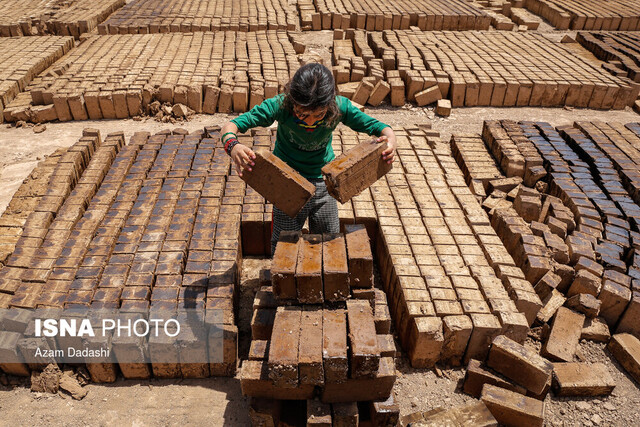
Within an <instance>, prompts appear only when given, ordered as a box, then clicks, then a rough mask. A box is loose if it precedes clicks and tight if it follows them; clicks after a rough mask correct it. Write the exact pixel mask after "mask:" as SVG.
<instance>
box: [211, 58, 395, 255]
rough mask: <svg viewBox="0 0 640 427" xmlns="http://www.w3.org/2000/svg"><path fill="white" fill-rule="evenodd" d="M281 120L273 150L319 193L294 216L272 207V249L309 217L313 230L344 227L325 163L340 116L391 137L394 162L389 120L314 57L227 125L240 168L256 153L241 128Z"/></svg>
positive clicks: (387, 154)
mask: <svg viewBox="0 0 640 427" xmlns="http://www.w3.org/2000/svg"><path fill="white" fill-rule="evenodd" d="M275 120H277V121H278V131H277V134H276V145H275V148H274V150H273V154H274V155H276V156H277V157H279V158H280V159H282V160H283V161H284V162H286V163H287V164H288V165H289V166H291V167H292V168H294V169H295V170H296V171H298V172H299V173H300V174H301V175H302V176H303V177H305V178H307V179H308V180H309V181H310V182H311V183H313V184H314V185H315V186H316V193H315V195H314V196H313V197H312V198H311V200H309V202H308V203H307V204H306V205H305V206H304V208H303V209H302V211H300V213H299V214H298V215H297V216H296V217H295V218H293V219H292V218H289V217H288V216H287V215H286V214H285V213H283V212H282V211H280V210H279V209H277V208H276V207H275V206H274V207H273V232H272V236H271V253H273V252H274V251H275V247H276V243H277V242H278V237H279V236H280V232H281V231H283V230H287V231H298V230H301V229H302V227H303V225H304V222H305V220H306V219H307V217H308V218H309V228H310V231H311V233H314V234H321V233H339V232H340V221H339V219H338V205H337V202H336V200H335V199H334V198H333V197H331V196H330V195H329V193H328V192H327V188H326V186H325V183H324V181H323V180H322V173H321V169H322V167H323V166H324V165H326V164H327V163H329V162H331V161H332V160H333V159H334V158H335V154H334V153H333V147H332V146H331V140H332V132H333V130H334V129H335V128H336V126H338V123H339V122H342V123H344V124H345V125H347V126H349V127H350V128H351V129H353V130H355V131H357V132H365V133H368V134H369V135H375V136H378V137H379V138H378V142H382V141H387V149H386V150H385V151H384V152H383V153H382V158H383V159H384V160H385V161H386V162H387V163H392V162H393V160H394V154H395V149H396V137H395V135H394V133H393V130H392V129H391V127H390V126H388V125H386V124H384V123H381V122H379V121H378V120H376V119H374V118H373V117H370V116H368V115H366V114H364V113H362V112H361V111H360V110H358V109H357V108H356V107H355V106H354V105H353V104H352V103H351V101H350V100H349V99H347V98H345V97H343V96H336V90H335V84H334V80H333V75H332V74H331V71H329V69H327V68H326V67H325V66H323V65H321V64H317V63H311V64H307V65H304V66H302V67H301V68H300V69H299V70H298V71H297V72H296V73H295V75H294V76H293V78H292V79H291V81H290V82H289V83H288V84H287V86H286V88H285V92H284V93H282V94H280V95H277V96H274V97H273V98H271V99H267V100H265V101H264V102H263V103H261V104H260V105H256V106H255V107H253V108H252V109H251V111H249V112H247V113H244V114H242V115H240V116H239V117H237V118H235V119H233V120H231V121H230V122H228V123H225V125H224V126H222V130H221V133H222V142H223V144H224V147H225V150H226V151H227V153H228V154H229V155H230V156H231V158H232V159H233V163H234V164H235V167H236V170H237V171H238V174H239V175H241V176H242V170H243V169H247V170H249V171H250V170H251V167H252V166H254V163H253V160H254V159H255V154H254V153H253V151H252V150H251V149H250V148H249V147H246V146H244V145H242V144H240V143H238V140H237V138H236V132H238V131H239V132H246V131H247V130H248V129H251V128H253V127H256V126H262V127H267V126H270V125H271V124H272V123H273V122H274V121H275Z"/></svg>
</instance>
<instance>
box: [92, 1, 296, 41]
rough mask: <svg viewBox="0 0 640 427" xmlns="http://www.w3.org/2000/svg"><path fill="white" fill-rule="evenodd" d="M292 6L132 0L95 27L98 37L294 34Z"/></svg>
mask: <svg viewBox="0 0 640 427" xmlns="http://www.w3.org/2000/svg"><path fill="white" fill-rule="evenodd" d="M297 27H298V16H297V13H296V10H295V7H294V6H291V5H289V3H288V2H287V1H283V0H261V1H257V2H247V1H232V0H216V1H203V0H199V1H191V2H187V3H185V2H180V1H175V0H171V1H166V0H134V1H132V2H130V3H128V4H126V5H125V6H124V7H123V8H121V9H120V10H118V11H117V12H116V13H114V14H113V15H111V16H110V17H109V19H107V20H106V21H105V22H104V23H102V24H101V25H100V26H99V27H98V31H99V32H100V34H148V33H169V32H171V33H173V32H196V31H243V32H247V31H259V30H295V29H296V28H297Z"/></svg>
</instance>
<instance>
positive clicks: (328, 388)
mask: <svg viewBox="0 0 640 427" xmlns="http://www.w3.org/2000/svg"><path fill="white" fill-rule="evenodd" d="M345 228H346V234H324V235H313V234H301V233H299V232H281V234H280V240H279V242H278V244H277V246H276V250H275V254H274V257H273V261H272V266H271V271H270V278H271V283H268V284H265V285H263V286H262V287H261V289H260V290H259V291H258V292H257V293H256V296H255V300H254V305H253V309H254V311H253V317H252V321H251V335H252V342H251V348H250V350H249V358H248V359H249V360H247V361H245V362H244V363H243V366H242V373H241V376H240V383H241V387H242V392H243V394H245V395H247V396H251V397H252V408H253V412H252V419H253V422H254V425H258V421H257V419H264V418H265V417H269V418H271V419H275V418H279V416H280V413H279V412H280V411H277V410H275V408H279V409H282V411H283V412H284V411H286V412H291V408H290V406H291V404H290V403H287V404H286V405H285V404H284V403H283V402H279V400H306V401H307V403H306V408H307V409H306V416H307V419H306V420H305V421H306V422H310V421H308V420H315V422H321V420H325V421H323V422H325V423H326V422H328V423H329V424H331V422H332V419H333V422H337V421H338V420H339V419H340V418H342V417H344V416H346V415H347V414H348V415H349V417H350V418H353V417H355V419H356V420H355V423H354V420H353V419H352V420H351V421H349V423H348V424H346V425H357V419H358V416H359V414H358V409H357V404H356V402H371V401H377V402H371V403H369V405H370V407H371V415H372V417H373V418H374V420H375V421H376V422H375V425H387V424H385V422H383V418H384V419H386V420H387V421H388V418H389V416H391V417H392V418H393V417H395V420H396V422H397V414H398V407H397V405H395V404H394V403H393V397H392V396H391V390H392V388H393V384H394V382H395V355H396V349H395V342H394V340H393V336H392V335H390V328H391V318H390V316H389V309H388V306H387V300H386V296H385V294H384V292H382V291H381V290H380V289H374V288H373V277H374V276H373V255H372V251H371V245H370V241H369V237H368V235H367V232H366V229H365V228H364V226H361V225H351V226H349V225H347V226H345ZM292 303H293V304H298V305H288V304H292ZM314 398H315V400H314ZM274 399H275V400H274ZM318 399H319V400H318ZM343 412H346V413H347V414H344V413H343ZM389 412H391V414H389ZM384 414H386V415H384ZM394 414H395V415H394ZM383 415H384V416H383ZM327 420H328V421H327ZM343 422H347V421H343ZM323 425H324V424H323Z"/></svg>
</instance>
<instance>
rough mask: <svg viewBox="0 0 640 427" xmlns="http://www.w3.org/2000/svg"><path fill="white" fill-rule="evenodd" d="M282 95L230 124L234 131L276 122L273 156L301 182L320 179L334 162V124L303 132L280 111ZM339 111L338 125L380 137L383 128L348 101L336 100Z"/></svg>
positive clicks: (384, 125)
mask: <svg viewBox="0 0 640 427" xmlns="http://www.w3.org/2000/svg"><path fill="white" fill-rule="evenodd" d="M283 100H284V95H282V94H280V95H277V96H274V97H273V98H270V99H267V100H265V101H264V102H262V103H261V104H260V105H256V106H255V107H253V108H252V109H251V110H250V111H248V112H246V113H244V114H242V115H240V116H238V117H236V118H235V119H233V120H231V122H233V123H234V124H235V125H236V126H237V127H238V131H240V132H246V131H247V130H248V129H251V128H254V127H257V126H262V127H267V126H270V125H271V124H272V123H273V122H274V121H276V120H277V121H278V131H277V133H276V145H275V148H274V150H273V154H275V155H276V156H278V157H279V158H280V159H282V160H283V161H284V162H285V163H287V164H288V165H289V166H291V167H292V168H294V169H295V170H297V171H298V172H300V174H301V175H302V176H304V177H305V178H321V177H322V173H321V171H320V170H321V169H322V167H323V166H324V165H326V164H327V163H329V162H330V161H332V160H333V159H334V158H335V154H334V153H333V147H332V145H331V141H332V139H333V130H334V129H335V128H336V126H337V125H338V121H336V122H335V123H334V124H333V125H331V126H325V125H323V124H320V125H318V126H317V127H316V128H315V129H307V128H305V127H304V126H301V125H300V124H298V123H297V122H296V118H295V116H294V115H293V114H292V113H290V112H289V111H287V110H286V109H285V108H284V107H283ZM336 102H337V104H338V109H339V110H340V120H339V121H340V122H342V123H344V124H345V125H347V126H349V127H350V128H351V129H353V130H355V131H356V132H364V133H367V134H369V135H375V136H380V134H381V132H382V130H383V129H384V128H386V127H388V126H389V125H386V124H384V123H382V122H380V121H378V120H376V119H374V118H373V117H371V116H369V115H367V114H365V113H363V112H362V111H360V110H358V109H357V108H356V107H355V106H354V105H353V104H352V103H351V101H350V100H349V99H348V98H345V97H344V96H336Z"/></svg>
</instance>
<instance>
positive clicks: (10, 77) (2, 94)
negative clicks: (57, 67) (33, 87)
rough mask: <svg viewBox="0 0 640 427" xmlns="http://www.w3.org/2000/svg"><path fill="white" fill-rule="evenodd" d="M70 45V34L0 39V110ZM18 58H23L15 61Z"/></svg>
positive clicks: (67, 49)
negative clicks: (0, 53)
mask: <svg viewBox="0 0 640 427" xmlns="http://www.w3.org/2000/svg"><path fill="white" fill-rule="evenodd" d="M73 45H74V43H73V39H72V38H71V37H29V38H0V50H1V51H2V58H3V59H2V66H0V112H2V111H3V110H4V108H7V106H8V105H9V103H10V102H11V101H13V100H14V99H15V97H16V96H18V94H19V93H20V92H21V91H22V90H24V88H25V87H26V86H27V85H29V83H31V81H32V80H33V79H34V78H37V76H38V74H40V73H41V72H42V71H44V70H45V69H47V68H48V67H50V66H51V65H52V64H53V63H54V62H55V61H56V60H58V59H60V58H62V56H63V55H64V54H65V53H67V52H68V51H69V50H71V48H73ZM18 57H23V58H24V59H25V60H24V61H22V62H19V61H17V60H16V59H17V58H18ZM2 120H3V119H2V117H0V122H1V121H2Z"/></svg>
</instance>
